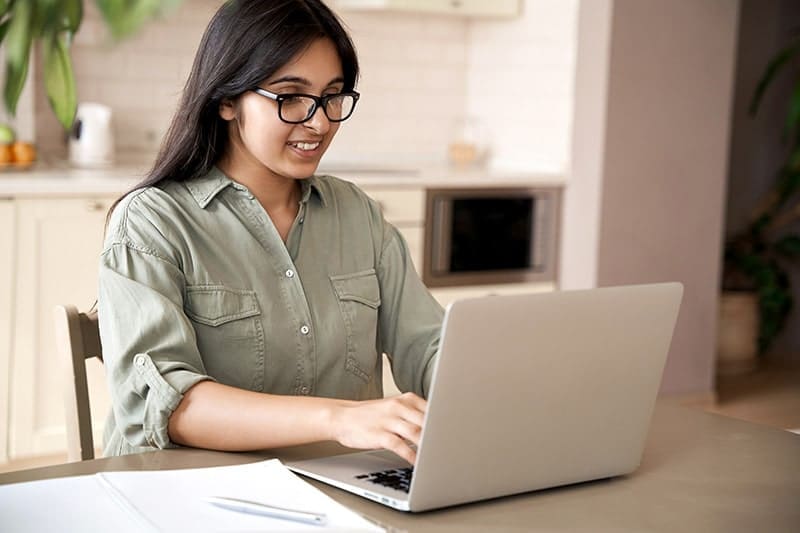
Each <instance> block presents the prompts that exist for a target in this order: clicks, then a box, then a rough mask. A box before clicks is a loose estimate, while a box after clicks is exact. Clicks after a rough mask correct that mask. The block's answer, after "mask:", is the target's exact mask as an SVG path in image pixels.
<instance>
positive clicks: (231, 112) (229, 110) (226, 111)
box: [219, 98, 236, 120]
mask: <svg viewBox="0 0 800 533" xmlns="http://www.w3.org/2000/svg"><path fill="white" fill-rule="evenodd" d="M219 116H221V117H222V120H233V119H235V118H236V105H235V104H234V103H233V100H231V99H230V98H224V99H223V100H222V102H220V103H219Z"/></svg>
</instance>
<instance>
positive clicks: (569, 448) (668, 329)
mask: <svg viewBox="0 0 800 533" xmlns="http://www.w3.org/2000/svg"><path fill="white" fill-rule="evenodd" d="M682 293H683V286H682V285H681V284H679V283H662V284H655V285H636V286H625V287H610V288H601V289H591V290H578V291H561V292H551V293H541V294H527V295H511V296H487V297H481V298H474V299H466V300H459V301H456V302H454V303H452V304H450V305H449V306H448V308H447V310H446V312H445V318H444V323H443V325H442V339H441V344H440V350H439V357H438V362H437V366H436V369H435V371H434V374H433V382H432V384H431V390H430V394H429V398H428V410H427V413H426V416H425V422H424V426H423V430H422V437H421V441H420V443H419V448H418V450H417V463H416V465H415V467H414V468H413V472H412V471H411V468H410V465H409V464H408V463H407V462H405V461H404V460H403V459H400V458H399V457H398V456H396V455H394V454H393V453H391V452H388V451H385V450H383V451H366V452H357V453H348V454H344V455H338V456H333V457H324V458H319V459H313V460H306V461H297V462H290V463H287V466H288V467H289V468H291V469H292V470H293V471H295V472H297V473H299V474H303V475H306V476H308V477H311V478H314V479H317V480H320V481H323V482H326V483H329V484H331V485H334V486H336V487H339V488H341V489H344V490H347V491H350V492H353V493H355V494H359V495H361V496H365V497H367V498H370V499H372V500H375V501H377V502H380V503H383V504H385V505H388V506H390V507H394V508H396V509H400V510H403V511H425V510H428V509H435V508H439V507H445V506H449V505H455V504H460V503H466V502H472V501H477V500H484V499H488V498H495V497H499V496H505V495H509V494H516V493H520V492H527V491H532V490H537V489H544V488H549V487H555V486H559V485H566V484H570V483H577V482H582V481H588V480H593V479H599V478H607V477H611V476H617V475H621V474H627V473H630V472H633V471H634V470H635V469H636V468H637V467H638V466H639V463H640V461H641V457H642V451H643V448H644V442H645V438H646V436H647V431H648V426H649V423H650V417H651V414H652V411H653V407H654V403H655V400H656V396H657V394H658V390H659V384H660V382H661V374H662V371H663V368H664V363H665V361H666V358H667V352H668V351H669V346H670V341H671V339H672V332H673V329H674V326H675V321H676V319H677V316H678V308H679V306H680V301H681V296H682ZM410 474H413V475H411V477H410V480H409V478H408V476H409V475H410Z"/></svg>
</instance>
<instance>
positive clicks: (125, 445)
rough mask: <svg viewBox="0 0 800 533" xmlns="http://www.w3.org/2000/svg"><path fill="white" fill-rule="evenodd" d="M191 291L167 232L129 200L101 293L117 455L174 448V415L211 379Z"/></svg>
mask: <svg viewBox="0 0 800 533" xmlns="http://www.w3.org/2000/svg"><path fill="white" fill-rule="evenodd" d="M145 243H147V244H146V245H145ZM171 255H173V257H170V256H171ZM184 293H185V279H184V276H183V273H182V271H181V269H180V268H179V267H178V265H177V261H176V260H175V258H174V254H171V253H170V251H169V243H167V242H166V241H165V239H164V237H163V232H162V231H160V230H159V229H158V228H157V227H156V226H155V225H154V224H153V222H152V221H151V220H148V217H147V213H141V212H137V210H136V209H134V208H132V207H131V205H130V202H129V201H128V199H126V200H125V201H123V202H122V203H121V204H120V205H119V206H118V207H117V209H116V210H115V212H114V215H113V216H112V218H111V221H110V222H109V227H108V230H107V237H106V243H105V246H104V250H103V253H102V255H101V260H100V269H99V287H98V317H99V323H100V337H101V342H102V346H103V358H104V362H105V366H106V375H107V379H108V382H109V388H110V393H111V399H112V406H113V415H112V416H113V424H114V426H115V429H116V431H115V432H116V435H115V436H114V437H112V438H121V439H122V440H123V441H124V442H121V443H118V444H117V445H116V450H115V453H130V452H131V451H137V450H139V449H141V448H169V447H174V445H173V444H172V443H171V442H170V439H169V434H168V425H169V417H170V415H171V414H172V412H173V411H174V410H175V408H176V407H177V406H178V404H179V403H180V401H181V398H182V397H183V393H184V392H186V391H187V390H188V389H189V388H190V387H192V386H193V385H195V384H196V383H198V382H200V381H203V380H206V379H210V378H209V377H208V375H207V374H206V372H205V369H204V366H203V362H202V359H201V357H200V353H199V351H198V349H197V342H196V339H195V332H194V329H193V328H192V325H191V323H190V322H189V319H188V318H187V316H186V314H185V313H184V310H183V299H184ZM107 444H108V443H107ZM106 449H107V450H108V446H107V448H106Z"/></svg>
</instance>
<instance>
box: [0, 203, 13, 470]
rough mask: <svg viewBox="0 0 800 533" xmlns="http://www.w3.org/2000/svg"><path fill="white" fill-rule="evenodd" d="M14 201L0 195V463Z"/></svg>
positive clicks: (1, 457) (2, 457)
mask: <svg viewBox="0 0 800 533" xmlns="http://www.w3.org/2000/svg"><path fill="white" fill-rule="evenodd" d="M14 227H15V217H14V202H13V201H12V200H10V199H0V463H3V462H5V461H7V460H8V407H9V386H10V379H9V377H10V372H11V330H12V318H13V316H14V278H13V276H14Z"/></svg>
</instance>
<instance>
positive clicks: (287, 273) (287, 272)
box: [286, 268, 294, 278]
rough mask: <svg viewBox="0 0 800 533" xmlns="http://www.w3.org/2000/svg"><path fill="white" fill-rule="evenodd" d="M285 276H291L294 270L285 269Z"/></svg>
mask: <svg viewBox="0 0 800 533" xmlns="http://www.w3.org/2000/svg"><path fill="white" fill-rule="evenodd" d="M286 277H287V278H293V277H294V270H292V269H291V268H290V269H289V270H287V271H286Z"/></svg>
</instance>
